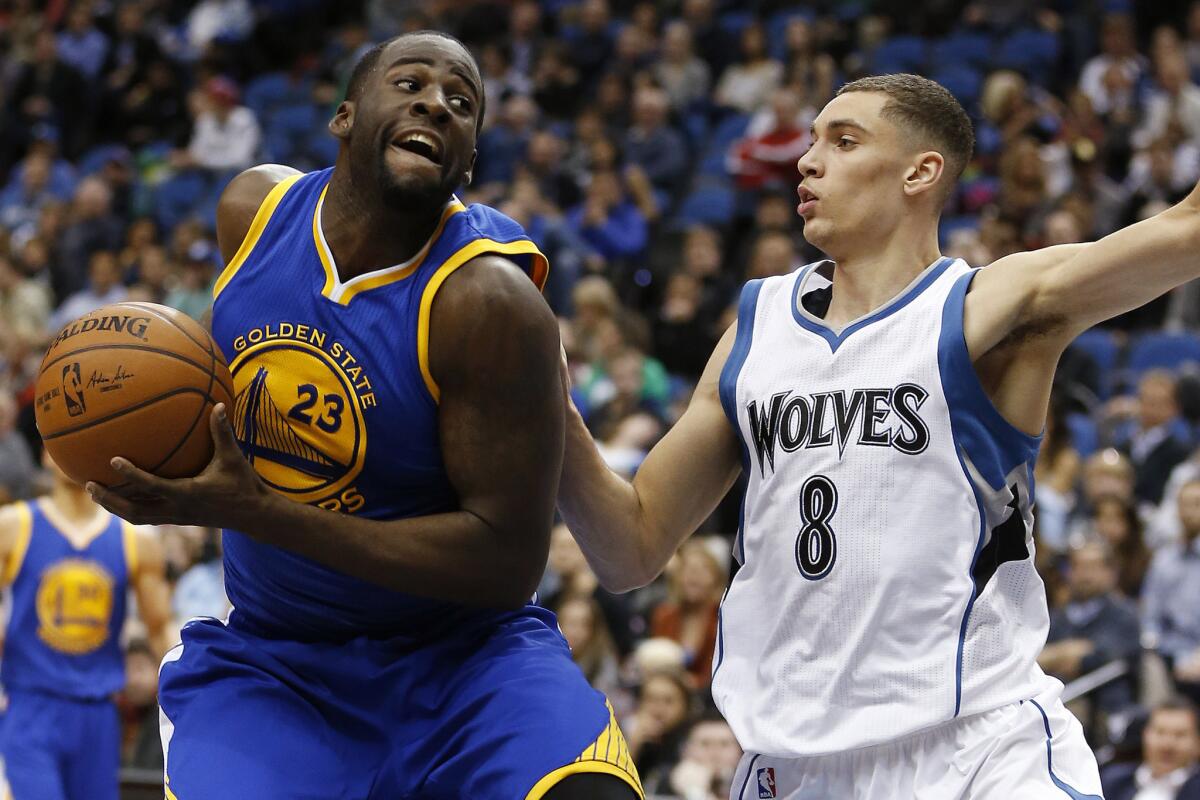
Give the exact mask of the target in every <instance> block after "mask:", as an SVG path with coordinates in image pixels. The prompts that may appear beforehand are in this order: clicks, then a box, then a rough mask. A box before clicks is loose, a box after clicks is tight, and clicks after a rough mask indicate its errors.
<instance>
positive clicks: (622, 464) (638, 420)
mask: <svg viewBox="0 0 1200 800" xmlns="http://www.w3.org/2000/svg"><path fill="white" fill-rule="evenodd" d="M645 361H646V357H645V356H644V355H643V354H642V353H641V352H639V351H638V350H636V349H633V348H628V349H626V350H624V351H622V352H621V353H620V354H619V355H617V356H616V357H615V358H612V359H611V360H609V362H608V364H607V371H608V377H609V380H611V381H612V386H613V393H612V395H611V396H610V397H608V399H607V400H605V401H604V402H603V403H601V404H599V405H598V406H596V407H595V408H593V409H592V411H591V413H590V414H589V415H588V418H587V423H588V428H590V429H591V431H592V435H593V436H595V437H596V441H597V442H598V443H599V444H600V446H601V448H602V450H603V451H604V454H605V458H606V460H607V461H608V462H609V465H610V466H613V467H614V468H618V471H620V472H626V473H632V472H633V470H634V469H636V466H637V464H639V463H641V460H642V458H644V457H645V455H646V453H648V452H649V451H650V448H651V447H653V446H654V443H655V442H657V441H658V439H659V438H660V437H661V436H662V435H663V433H664V432H665V430H666V419H665V418H666V412H665V410H664V409H663V408H662V406H661V404H660V403H658V402H657V401H656V400H655V398H654V397H653V396H651V395H649V394H648V393H647V392H646V390H645V389H646V387H645V371H646V370H645ZM618 465H619V466H618Z"/></svg>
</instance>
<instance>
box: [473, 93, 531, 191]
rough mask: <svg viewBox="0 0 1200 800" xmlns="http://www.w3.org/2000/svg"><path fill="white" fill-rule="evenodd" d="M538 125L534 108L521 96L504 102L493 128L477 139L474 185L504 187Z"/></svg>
mask: <svg viewBox="0 0 1200 800" xmlns="http://www.w3.org/2000/svg"><path fill="white" fill-rule="evenodd" d="M536 121H537V106H536V105H535V104H534V102H533V101H532V100H530V99H529V98H528V97H526V96H524V95H519V94H514V95H512V96H510V97H509V98H508V99H507V100H505V101H504V104H503V107H502V108H501V109H500V112H499V116H498V119H497V120H496V124H495V125H493V126H492V127H491V128H488V129H487V130H485V131H484V132H483V133H481V134H480V135H479V158H478V160H477V166H476V168H475V175H474V182H475V183H476V184H478V185H480V186H487V185H489V184H499V185H501V186H502V185H505V184H508V183H509V182H510V181H512V179H513V176H515V175H516V173H517V163H518V162H519V161H520V160H521V159H522V158H523V157H524V155H525V153H526V151H527V149H528V148H529V141H530V137H532V135H533V127H534V123H535V122H536Z"/></svg>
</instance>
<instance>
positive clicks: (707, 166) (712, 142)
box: [699, 114, 750, 176]
mask: <svg viewBox="0 0 1200 800" xmlns="http://www.w3.org/2000/svg"><path fill="white" fill-rule="evenodd" d="M749 124H750V117H749V115H747V114H731V115H729V116H727V117H725V118H724V119H722V120H721V121H720V122H719V123H717V126H716V127H715V128H713V131H712V134H711V135H710V136H709V138H708V143H707V144H706V145H705V146H704V151H703V155H702V156H701V158H700V164H699V172H700V174H702V175H713V176H718V175H725V174H727V173H726V171H725V154H726V153H727V152H728V151H729V147H730V145H732V144H733V143H734V142H736V141H737V140H738V139H740V138H742V136H744V135H745V133H746V126H747V125H749Z"/></svg>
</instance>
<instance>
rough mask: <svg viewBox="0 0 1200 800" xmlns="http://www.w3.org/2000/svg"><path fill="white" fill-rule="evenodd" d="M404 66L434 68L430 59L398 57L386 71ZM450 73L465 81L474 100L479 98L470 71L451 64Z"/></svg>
mask: <svg viewBox="0 0 1200 800" xmlns="http://www.w3.org/2000/svg"><path fill="white" fill-rule="evenodd" d="M405 64H423V65H425V66H427V67H432V66H434V61H433V59H432V58H427V57H425V56H400V57H399V58H397V59H396V60H395V61H393V62H392V63H391V64H389V65H388V71H389V72H390V71H391V70H393V69H395V68H396V67H401V66H404V65H405ZM450 73H451V74H452V75H457V76H458V77H460V78H462V79H463V80H464V81H466V84H467V86H470V87H471V91H472V92H474V93H475V97H476V98H478V97H479V95H480V94H481V92H480V88H479V83H478V81H477V80H476V79H475V76H474V75H472V74H471V71H470V70H468V69H466V68H465V67H463V66H462V65H461V64H451V65H450Z"/></svg>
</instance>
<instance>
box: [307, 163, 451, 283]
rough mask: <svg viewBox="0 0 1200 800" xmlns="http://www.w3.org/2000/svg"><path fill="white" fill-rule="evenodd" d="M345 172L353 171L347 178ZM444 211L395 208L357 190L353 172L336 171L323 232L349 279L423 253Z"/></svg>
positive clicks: (324, 210)
mask: <svg viewBox="0 0 1200 800" xmlns="http://www.w3.org/2000/svg"><path fill="white" fill-rule="evenodd" d="M340 172H347V174H346V177H345V178H341V177H339V175H340ZM442 211H443V208H442V207H441V206H438V207H437V208H429V209H423V210H422V211H420V212H414V211H410V210H403V211H400V210H395V209H391V208H389V207H388V205H387V204H386V203H385V202H384V200H383V198H382V197H375V196H373V195H371V194H370V192H369V191H363V189H362V188H361V187H352V186H351V185H350V178H349V175H348V171H339V170H334V174H333V178H332V179H331V180H330V182H329V191H328V192H327V193H326V196H325V202H324V205H323V207H322V209H321V229H322V232H323V233H324V234H325V241H326V242H327V243H328V244H329V249H330V250H331V251H332V252H333V259H334V262H335V263H336V264H337V271H338V277H339V278H340V279H341V280H342V281H348V280H350V279H351V278H354V277H355V276H357V275H362V274H364V273H367V272H371V271H373V270H377V269H386V268H387V267H390V266H393V265H395V264H403V263H404V262H406V261H408V260H409V259H411V258H412V257H413V256H415V255H416V254H417V253H419V252H420V251H421V248H423V247H424V246H425V244H426V242H428V241H429V239H430V237H431V236H433V233H434V231H436V230H437V225H438V221H439V220H440V219H441V216H442Z"/></svg>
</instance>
